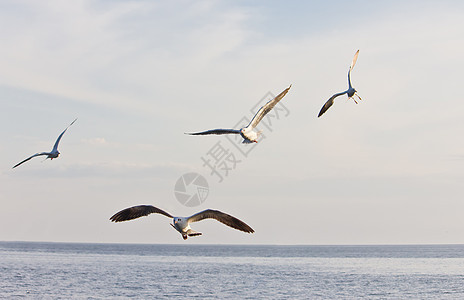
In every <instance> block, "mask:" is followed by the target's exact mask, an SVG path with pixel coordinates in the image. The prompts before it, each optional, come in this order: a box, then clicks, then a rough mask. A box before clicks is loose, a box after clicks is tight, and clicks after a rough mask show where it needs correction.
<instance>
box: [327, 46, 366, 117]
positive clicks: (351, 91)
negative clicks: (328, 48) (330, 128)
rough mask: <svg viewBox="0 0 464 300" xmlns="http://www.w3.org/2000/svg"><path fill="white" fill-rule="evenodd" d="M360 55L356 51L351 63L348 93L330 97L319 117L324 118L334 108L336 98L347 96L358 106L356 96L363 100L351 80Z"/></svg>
mask: <svg viewBox="0 0 464 300" xmlns="http://www.w3.org/2000/svg"><path fill="white" fill-rule="evenodd" d="M358 54H359V50H358V51H356V53H355V54H354V57H353V61H352V62H351V66H350V69H349V70H348V89H347V90H346V91H344V92H341V93H337V94H335V95H333V96H332V97H330V99H329V100H327V102H326V103H325V104H324V106H323V107H322V109H321V111H320V112H319V115H318V117H320V116H322V114H324V113H325V112H326V111H327V110H328V109H329V107H331V106H332V104H333V103H334V100H335V98H337V97H338V96H341V95H344V94H347V95H348V99H353V101H354V102H355V103H356V104H358V102H356V100H355V99H354V96H356V97H358V99H359V100H362V99H361V97H359V95H358V94H357V93H356V92H357V91H356V90H355V89H354V88H353V87H352V86H351V79H350V74H351V70H353V68H354V65H355V64H356V61H357V60H358Z"/></svg>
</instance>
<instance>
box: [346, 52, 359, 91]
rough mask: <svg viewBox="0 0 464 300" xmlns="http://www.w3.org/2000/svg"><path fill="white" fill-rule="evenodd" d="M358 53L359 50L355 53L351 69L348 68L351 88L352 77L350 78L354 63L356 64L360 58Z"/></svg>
mask: <svg viewBox="0 0 464 300" xmlns="http://www.w3.org/2000/svg"><path fill="white" fill-rule="evenodd" d="M358 55H359V50H358V51H356V53H355V54H354V57H353V61H352V62H351V66H350V69H349V70H348V86H349V88H350V89H351V78H350V75H351V70H353V68H354V65H355V64H356V61H357V60H358Z"/></svg>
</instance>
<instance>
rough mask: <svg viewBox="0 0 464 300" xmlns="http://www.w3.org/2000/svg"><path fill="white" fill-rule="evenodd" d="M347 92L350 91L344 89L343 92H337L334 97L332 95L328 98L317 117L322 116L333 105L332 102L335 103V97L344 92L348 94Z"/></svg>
mask: <svg viewBox="0 0 464 300" xmlns="http://www.w3.org/2000/svg"><path fill="white" fill-rule="evenodd" d="M347 92H348V91H344V92H342V93H338V94H335V95H333V96H332V97H330V99H329V100H327V102H326V103H325V104H324V106H322V108H321V111H320V112H319V115H318V116H317V117H320V116H322V115H323V114H324V113H325V112H326V111H327V110H328V109H329V107H331V106H332V104H334V99H335V98H337V97H338V96H341V95H343V94H346V93H347Z"/></svg>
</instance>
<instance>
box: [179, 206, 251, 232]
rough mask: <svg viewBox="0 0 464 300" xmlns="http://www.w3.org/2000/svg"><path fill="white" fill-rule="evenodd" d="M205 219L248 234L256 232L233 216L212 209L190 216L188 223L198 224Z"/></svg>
mask: <svg viewBox="0 0 464 300" xmlns="http://www.w3.org/2000/svg"><path fill="white" fill-rule="evenodd" d="M204 219H216V220H218V221H219V222H221V223H223V224H225V225H227V226H230V227H232V228H235V229H238V230H241V231H244V232H248V233H253V232H255V231H254V230H253V228H251V227H250V226H248V225H247V224H245V223H244V222H242V221H240V220H239V219H237V218H235V217H232V216H231V215H228V214H226V213H223V212H220V211H218V210H212V209H207V210H204V211H202V212H199V213H197V214H194V215H193V216H190V217H189V218H188V222H189V223H192V222H198V221H201V220H204Z"/></svg>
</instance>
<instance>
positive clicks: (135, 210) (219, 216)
mask: <svg viewBox="0 0 464 300" xmlns="http://www.w3.org/2000/svg"><path fill="white" fill-rule="evenodd" d="M153 213H156V214H161V215H165V216H166V217H168V218H172V219H173V220H172V224H171V223H169V224H170V225H171V226H172V227H173V228H174V229H175V230H177V231H178V232H180V234H181V235H182V237H183V238H184V240H186V239H187V238H188V237H189V236H197V235H201V234H202V233H201V232H197V231H194V230H193V229H192V228H190V223H193V222H198V221H201V220H204V219H215V220H217V221H219V222H221V223H223V224H225V225H227V226H230V227H232V228H235V229H237V230H240V231H243V232H247V233H253V232H255V231H254V230H253V228H251V227H250V226H248V225H247V224H245V223H244V222H242V221H240V220H239V219H237V218H235V217H232V216H231V215H228V214H226V213H223V212H220V211H218V210H212V209H207V210H204V211H201V212H199V213H196V214H194V215H192V216H190V217H173V216H171V215H170V214H169V213H167V212H165V211H164V210H162V209H159V208H157V207H154V206H152V205H138V206H133V207H129V208H126V209H123V210H121V211H120V212H118V213H116V214H114V215H113V216H112V217H111V218H110V220H111V221H113V222H122V221H128V220H133V219H137V218H140V217H143V216H148V215H149V214H153Z"/></svg>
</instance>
